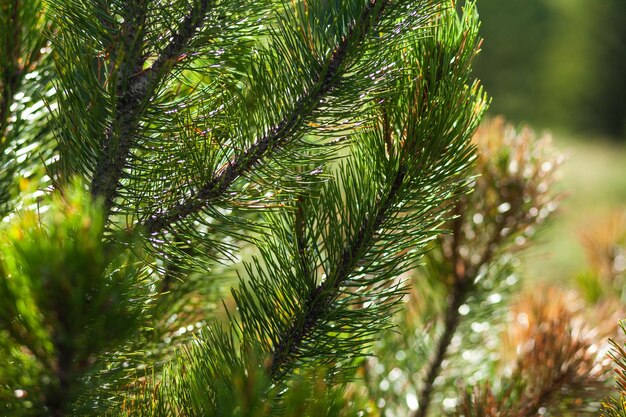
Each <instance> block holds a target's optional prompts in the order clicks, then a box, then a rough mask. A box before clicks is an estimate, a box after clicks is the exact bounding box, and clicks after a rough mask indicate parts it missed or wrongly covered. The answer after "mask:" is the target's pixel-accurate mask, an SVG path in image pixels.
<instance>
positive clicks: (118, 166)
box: [91, 0, 209, 214]
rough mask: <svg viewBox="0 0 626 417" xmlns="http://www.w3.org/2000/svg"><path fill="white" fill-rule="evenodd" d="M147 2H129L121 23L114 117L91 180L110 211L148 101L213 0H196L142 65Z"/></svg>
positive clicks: (92, 188)
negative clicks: (147, 63) (158, 52)
mask: <svg viewBox="0 0 626 417" xmlns="http://www.w3.org/2000/svg"><path fill="white" fill-rule="evenodd" d="M148 4H149V2H148V1H146V0H133V1H131V2H129V3H128V4H127V6H126V7H127V8H126V11H127V16H126V18H125V20H124V24H123V26H122V41H121V45H122V49H121V51H120V54H119V56H121V59H122V63H121V64H120V70H119V73H120V74H119V78H118V80H117V84H118V85H117V91H118V92H117V94H118V100H117V102H116V105H115V118H114V120H113V122H112V126H111V127H110V128H109V130H108V132H107V135H106V138H105V141H104V144H103V149H102V155H101V157H100V158H99V159H98V162H97V164H96V169H95V171H94V176H93V179H92V183H91V195H92V197H100V198H102V199H103V200H104V207H105V212H106V213H107V214H108V213H109V212H110V211H111V208H112V207H113V201H114V199H115V197H116V195H117V191H118V187H119V181H120V179H121V177H122V173H123V170H124V168H125V167H126V161H127V159H128V157H129V155H130V151H131V149H132V148H133V146H134V145H135V143H134V142H135V138H136V136H137V134H138V132H137V130H138V128H139V120H140V118H141V116H142V114H143V112H144V105H145V103H146V102H147V101H149V99H150V97H151V96H152V95H153V94H154V91H155V90H156V88H157V86H158V84H159V83H160V81H161V79H162V78H163V76H164V75H165V74H166V73H168V72H169V71H171V70H172V68H173V67H174V65H175V63H176V60H177V58H178V57H179V55H180V54H181V53H182V52H183V50H184V49H185V48H186V47H187V46H188V44H189V42H190V40H191V39H192V37H193V35H194V33H195V31H196V30H197V29H198V28H199V27H200V26H201V25H202V23H203V22H204V19H205V17H206V13H207V10H208V8H209V0H201V1H200V3H195V4H194V7H193V9H192V10H191V11H190V12H189V14H188V15H187V17H186V18H185V19H184V20H183V22H182V23H181V26H180V27H179V30H178V32H177V33H176V34H175V35H174V36H173V37H172V41H171V42H170V43H169V44H168V45H167V47H166V48H165V49H164V50H163V52H162V53H161V55H160V56H159V58H158V59H157V60H156V61H155V62H154V64H152V66H151V67H150V68H148V69H147V70H143V65H144V63H145V56H144V54H143V43H144V36H145V27H144V26H145V23H146V17H147V16H146V14H147V8H148Z"/></svg>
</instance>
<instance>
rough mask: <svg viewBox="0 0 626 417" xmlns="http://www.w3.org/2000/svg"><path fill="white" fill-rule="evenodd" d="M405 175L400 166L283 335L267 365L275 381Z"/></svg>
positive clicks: (331, 297)
mask: <svg viewBox="0 0 626 417" xmlns="http://www.w3.org/2000/svg"><path fill="white" fill-rule="evenodd" d="M406 174H407V172H406V169H405V168H403V167H401V168H400V169H399V170H398V173H397V174H396V177H395V180H394V181H393V183H392V185H391V188H390V189H389V190H388V191H387V193H385V194H384V195H382V196H380V198H379V199H378V204H376V207H378V211H377V212H376V214H375V215H374V216H372V217H370V218H367V219H365V221H364V223H363V225H362V226H361V228H360V229H359V231H358V233H357V234H356V236H355V237H354V239H353V240H352V241H351V242H348V244H347V246H346V247H345V248H344V251H343V254H342V256H341V261H340V264H339V265H338V268H337V270H336V273H335V275H334V276H332V277H328V279H327V280H326V281H324V282H323V283H321V284H320V285H318V286H317V287H315V288H314V289H313V290H312V291H311V293H310V294H309V296H308V299H307V302H306V304H305V305H304V306H303V307H302V309H301V310H300V312H301V314H299V315H297V316H294V317H292V319H291V324H290V325H289V327H288V329H287V331H286V332H285V333H284V334H283V335H282V336H280V338H279V342H278V344H277V345H276V346H275V347H274V352H273V354H272V360H271V362H270V364H269V366H268V373H269V375H270V377H271V379H272V380H279V379H281V378H282V377H283V376H284V373H285V372H286V369H288V368H289V367H288V366H286V365H287V364H288V363H289V361H290V360H292V357H293V354H294V353H295V352H296V351H297V350H298V348H299V345H300V344H301V343H302V341H303V340H304V338H305V337H306V336H307V335H308V334H309V333H310V332H311V330H312V329H314V328H315V327H316V326H318V324H319V320H320V318H321V317H322V316H323V314H324V313H325V312H326V311H327V309H328V307H329V306H330V305H331V304H332V303H333V301H334V300H335V299H336V298H337V297H338V296H339V292H340V288H341V286H342V285H343V284H344V283H345V281H346V279H348V277H349V276H350V274H351V273H352V272H353V270H354V267H355V266H356V264H357V263H358V261H359V260H360V257H361V255H362V254H363V253H365V252H366V251H367V249H368V248H370V247H371V245H372V243H373V241H374V240H375V237H376V235H377V234H378V233H379V229H380V227H381V226H382V225H383V223H384V222H385V219H386V218H387V216H388V215H389V211H390V210H391V209H392V208H393V206H394V203H395V201H396V198H397V197H398V192H399V190H400V188H401V186H402V184H403V182H404V179H405V177H406Z"/></svg>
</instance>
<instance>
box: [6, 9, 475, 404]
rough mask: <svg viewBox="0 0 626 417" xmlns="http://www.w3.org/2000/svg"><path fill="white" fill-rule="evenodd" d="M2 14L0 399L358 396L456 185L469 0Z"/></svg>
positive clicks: (471, 27)
mask: <svg viewBox="0 0 626 417" xmlns="http://www.w3.org/2000/svg"><path fill="white" fill-rule="evenodd" d="M0 16H1V17H0V18H1V19H2V21H1V24H2V26H0V27H1V28H2V31H1V33H2V38H1V44H0V48H1V49H0V91H1V92H2V96H1V97H0V134H1V135H2V136H1V138H0V139H1V142H0V144H1V146H2V148H0V149H1V150H2V152H1V153H0V157H1V158H2V160H1V162H0V163H1V164H2V166H3V168H4V169H3V170H2V173H1V175H2V176H1V177H0V184H1V185H0V190H1V197H2V204H3V207H4V208H3V213H2V214H3V217H4V219H5V221H3V224H2V228H3V233H2V238H1V240H0V245H1V248H2V250H1V255H0V349H2V355H1V357H2V359H0V403H1V404H2V405H0V410H2V413H3V414H4V415H11V416H20V415H25V416H27V415H52V416H66V415H92V414H93V415H111V416H141V415H146V416H147V415H150V416H200V415H202V416H211V415H219V416H231V415H232V416H243V415H246V416H248V415H250V416H252V415H258V416H262V415H284V416H293V415H302V414H304V415H316V416H317V415H329V416H330V415H342V414H343V415H354V414H355V413H356V412H357V411H358V410H359V399H358V397H359V395H358V393H354V394H353V395H352V396H351V395H350V394H347V392H349V385H347V384H348V383H349V381H350V380H351V379H353V378H354V373H355V369H356V368H357V367H358V366H359V364H360V363H361V360H362V358H363V357H364V355H367V354H368V353H369V352H370V350H371V345H372V343H373V342H374V341H375V340H377V339H378V338H379V337H380V332H381V331H383V330H384V329H386V328H388V327H389V326H390V325H391V323H390V321H389V318H390V316H391V315H392V314H393V313H394V312H395V311H396V310H397V309H398V308H399V306H400V305H399V304H398V301H399V300H400V299H401V297H402V295H403V294H404V293H405V292H406V290H407V284H406V283H405V282H404V281H403V279H402V276H403V273H404V272H406V271H408V270H410V269H412V268H414V267H415V266H416V265H417V262H418V261H419V259H420V258H421V256H422V254H423V253H424V251H425V250H426V248H427V246H426V244H427V243H428V242H429V241H432V240H433V239H434V238H435V237H436V236H437V235H438V234H439V232H440V229H441V227H442V225H443V224H444V223H445V221H446V220H447V219H449V218H450V217H451V216H453V213H451V212H450V211H449V207H450V206H451V205H452V204H453V203H454V202H455V201H457V200H458V197H459V196H461V195H463V194H464V193H466V192H467V191H468V189H469V187H468V184H469V179H468V171H467V168H468V166H469V165H470V163H471V162H472V160H473V146H472V144H471V143H470V140H471V137H472V134H473V132H474V130H475V129H476V127H477V125H478V122H479V120H480V118H481V116H482V114H483V112H484V110H485V107H486V104H487V99H486V97H485V95H484V94H483V92H482V90H481V88H480V86H479V83H478V82H476V81H474V80H473V79H472V75H471V65H472V61H473V59H474V57H475V55H476V53H477V51H478V49H479V46H480V39H479V37H478V35H477V31H478V18H477V13H476V11H475V8H474V6H473V4H471V3H469V4H467V5H466V6H465V9H464V12H463V13H462V14H459V13H457V12H456V11H455V9H454V7H453V2H450V1H447V0H446V1H444V0H420V1H408V0H406V1H402V0H395V1H392V0H349V1H330V0H325V1H323V0H318V1H306V0H301V1H293V2H277V1H272V0H248V1H241V0H228V1H220V0H193V1H182V0H180V1H167V2H165V1H157V0H129V1H121V0H97V1H94V0H91V1H85V0H48V1H41V0H14V1H3V3H2V8H1V9H0ZM5 29H8V30H5Z"/></svg>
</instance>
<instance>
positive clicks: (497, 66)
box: [475, 0, 626, 280]
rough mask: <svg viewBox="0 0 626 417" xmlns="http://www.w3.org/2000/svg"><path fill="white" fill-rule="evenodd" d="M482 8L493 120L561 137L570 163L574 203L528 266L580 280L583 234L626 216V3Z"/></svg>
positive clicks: (519, 1) (529, 2)
mask: <svg viewBox="0 0 626 417" xmlns="http://www.w3.org/2000/svg"><path fill="white" fill-rule="evenodd" d="M477 2H478V8H479V12H480V15H481V20H482V35H483V38H484V39H485V41H484V44H483V48H482V53H481V55H480V56H479V58H478V60H477V62H476V65H475V72H476V76H477V77H478V78H479V79H481V80H482V82H483V84H484V86H485V88H486V89H487V91H488V92H489V94H490V96H491V97H492V100H493V101H492V105H491V109H490V113H491V114H502V115H504V116H505V117H506V118H507V119H508V120H509V121H511V122H512V123H514V124H520V123H528V124H530V125H531V126H532V127H534V128H535V129H536V130H538V131H543V130H546V129H547V130H549V131H551V132H552V133H553V135H554V141H555V143H556V145H557V147H559V148H560V149H561V150H562V151H563V152H565V153H566V154H567V155H568V160H567V161H566V163H565V164H564V165H563V167H562V176H563V179H562V188H563V190H564V192H565V194H566V195H567V197H566V199H565V200H564V202H563V204H562V208H561V212H560V213H559V214H557V218H556V220H555V221H553V223H552V225H551V226H550V227H549V228H548V229H547V230H546V231H545V232H544V233H543V235H542V236H541V237H540V240H542V241H543V242H544V243H543V245H540V246H538V247H537V246H535V248H534V249H533V250H532V251H531V253H529V256H528V257H527V259H528V262H526V264H527V269H528V270H529V272H530V275H532V276H534V277H535V278H540V279H549V280H555V279H556V280H570V279H572V278H573V277H574V276H575V275H576V274H579V273H580V271H581V270H584V269H585V268H586V260H585V255H584V251H583V249H582V246H581V243H580V240H581V235H582V234H584V233H586V232H587V231H588V230H589V229H590V228H592V227H594V225H598V224H601V223H602V222H603V221H604V220H605V219H607V218H609V217H610V216H611V215H612V213H615V212H616V211H621V212H626V0H505V1H503V0H477ZM608 227H610V226H608Z"/></svg>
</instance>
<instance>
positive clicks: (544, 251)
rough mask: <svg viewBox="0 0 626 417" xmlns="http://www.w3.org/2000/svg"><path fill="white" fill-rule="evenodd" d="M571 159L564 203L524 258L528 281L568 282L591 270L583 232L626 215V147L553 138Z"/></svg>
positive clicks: (596, 139) (593, 140)
mask: <svg viewBox="0 0 626 417" xmlns="http://www.w3.org/2000/svg"><path fill="white" fill-rule="evenodd" d="M554 136H555V137H554V143H555V145H556V146H557V147H558V148H559V149H560V150H561V151H562V152H564V153H565V154H566V155H567V160H566V161H565V163H564V164H563V166H562V167H561V175H562V179H561V189H562V191H563V192H564V193H565V199H564V200H563V202H562V204H561V208H560V210H559V211H557V213H555V216H554V218H553V219H552V221H551V222H550V224H549V225H548V226H547V227H546V228H545V229H544V230H543V231H542V232H541V233H540V235H539V236H538V239H536V242H535V244H534V245H533V246H532V247H531V248H530V250H529V251H528V252H526V255H525V256H524V265H525V269H526V271H527V273H528V276H529V281H530V282H533V281H536V280H541V281H551V282H554V281H558V282H567V281H571V280H573V279H574V277H575V276H576V275H577V274H579V273H581V272H583V271H584V270H585V269H586V268H587V264H586V259H585V254H584V251H583V248H582V246H581V243H580V234H581V233H582V232H584V231H585V230H588V229H589V228H590V227H591V226H592V225H593V224H594V223H596V222H598V221H602V220H604V219H605V218H606V217H607V216H608V215H609V214H610V213H613V212H615V211H618V210H621V211H622V212H624V211H626V144H625V143H623V142H622V143H619V142H615V141H611V140H609V139H606V138H599V137H594V138H589V137H586V138H576V137H571V136H567V135H563V134H555V135H554Z"/></svg>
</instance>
